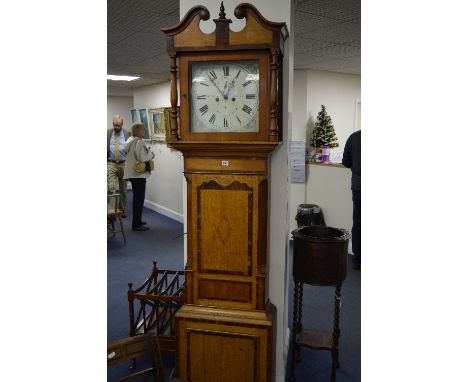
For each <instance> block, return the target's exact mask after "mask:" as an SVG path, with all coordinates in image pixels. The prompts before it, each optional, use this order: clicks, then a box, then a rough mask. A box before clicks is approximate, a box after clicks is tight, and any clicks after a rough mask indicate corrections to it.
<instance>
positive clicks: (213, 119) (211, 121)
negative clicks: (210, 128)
mask: <svg viewBox="0 0 468 382" xmlns="http://www.w3.org/2000/svg"><path fill="white" fill-rule="evenodd" d="M215 119H216V115H214V114H211V117H210V123H214V121H215Z"/></svg>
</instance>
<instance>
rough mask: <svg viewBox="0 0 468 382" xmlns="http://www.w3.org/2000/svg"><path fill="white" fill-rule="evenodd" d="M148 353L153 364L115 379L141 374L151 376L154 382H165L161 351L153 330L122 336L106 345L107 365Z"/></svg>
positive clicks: (132, 377)
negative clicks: (122, 337)
mask: <svg viewBox="0 0 468 382" xmlns="http://www.w3.org/2000/svg"><path fill="white" fill-rule="evenodd" d="M145 355H149V356H150V357H151V359H152V363H153V366H152V367H150V368H148V369H145V370H141V371H137V372H134V373H131V374H129V375H127V376H126V377H124V378H121V379H118V380H117V381H122V382H123V381H128V380H131V379H134V378H138V377H142V376H152V380H153V381H154V382H165V380H164V373H163V367H162V361H161V352H160V350H159V344H158V340H157V337H156V334H155V333H154V332H149V333H145V334H143V335H140V336H135V337H129V338H124V339H122V340H118V341H114V342H112V343H110V344H108V345H107V366H108V367H109V366H112V365H116V364H119V363H121V362H125V361H131V360H133V359H136V358H140V357H143V356H145Z"/></svg>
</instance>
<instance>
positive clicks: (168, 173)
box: [133, 82, 185, 222]
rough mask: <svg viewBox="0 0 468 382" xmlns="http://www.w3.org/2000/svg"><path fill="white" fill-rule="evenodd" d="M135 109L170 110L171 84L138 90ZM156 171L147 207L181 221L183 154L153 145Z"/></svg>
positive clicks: (153, 175)
mask: <svg viewBox="0 0 468 382" xmlns="http://www.w3.org/2000/svg"><path fill="white" fill-rule="evenodd" d="M133 102H134V105H133V108H146V107H148V108H149V107H169V106H171V105H170V83H169V82H165V83H163V84H158V85H153V86H145V87H143V88H139V89H135V91H134V93H133ZM151 146H152V151H153V152H154V154H155V158H154V163H155V170H154V172H152V173H151V176H150V178H149V179H148V180H147V184H146V197H145V206H147V207H149V208H151V209H153V210H155V211H157V212H160V213H162V214H163V215H166V216H169V217H171V218H172V219H175V220H178V221H180V222H183V221H184V209H183V186H184V182H185V180H184V177H183V173H182V171H183V159H182V154H181V153H180V152H178V151H176V150H172V149H170V148H169V147H167V145H166V143H152V144H151Z"/></svg>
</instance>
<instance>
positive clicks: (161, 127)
mask: <svg viewBox="0 0 468 382" xmlns="http://www.w3.org/2000/svg"><path fill="white" fill-rule="evenodd" d="M164 109H165V108H163V107H158V108H152V109H148V114H149V121H150V131H151V140H152V141H157V142H165V141H166V130H165V129H166V124H167V121H166V116H165V114H164Z"/></svg>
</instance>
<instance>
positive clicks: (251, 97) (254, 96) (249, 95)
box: [245, 94, 257, 99]
mask: <svg viewBox="0 0 468 382" xmlns="http://www.w3.org/2000/svg"><path fill="white" fill-rule="evenodd" d="M245 98H247V99H255V98H257V95H256V94H246V95H245Z"/></svg>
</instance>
